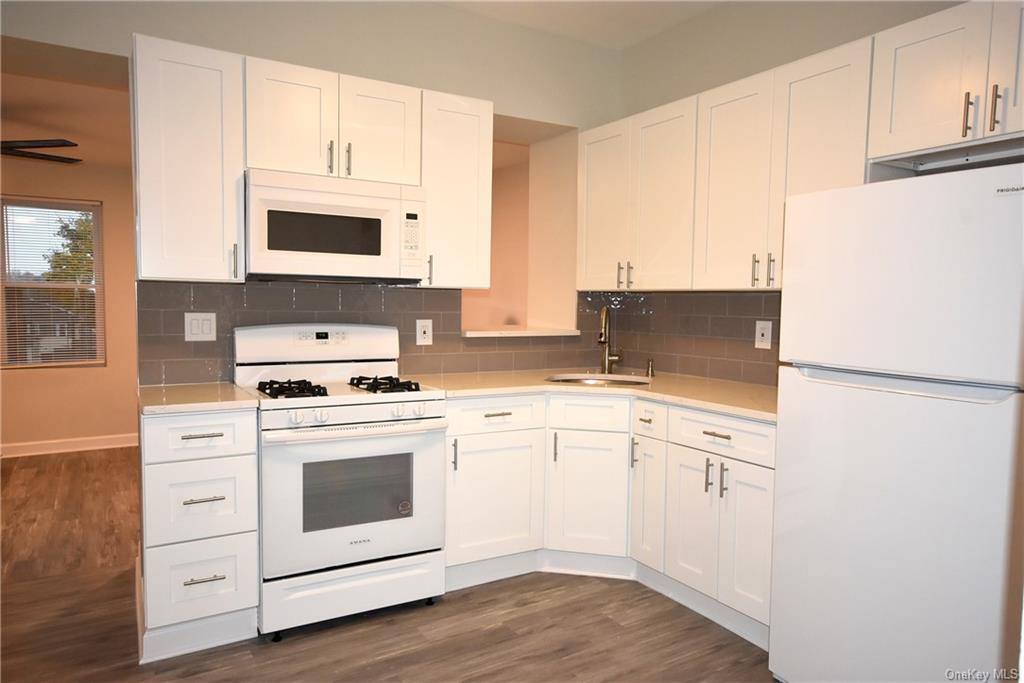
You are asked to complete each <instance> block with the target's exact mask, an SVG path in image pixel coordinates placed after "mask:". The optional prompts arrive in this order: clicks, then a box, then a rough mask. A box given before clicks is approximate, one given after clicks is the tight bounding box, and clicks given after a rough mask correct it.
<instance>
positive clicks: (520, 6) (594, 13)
mask: <svg viewBox="0 0 1024 683" xmlns="http://www.w3.org/2000/svg"><path fill="white" fill-rule="evenodd" d="M448 4H449V5H450V6H452V7H458V8H460V9H463V10H466V11H469V12H473V13H474V14H479V15H482V16H485V17H489V18H491V19H497V20H499V21H507V22H509V23H512V24H518V25H519V26H525V27H527V28H532V29H535V30H538V31H544V32H546V33H552V34H555V35H559V36H563V37H565V38H572V39H573V40H579V41H582V42H585V43H590V44H591V45H596V46H598V47H604V48H610V49H613V50H623V49H625V48H628V47H631V46H633V45H636V44H637V43H640V42H642V41H644V40H646V39H648V38H650V37H651V36H654V35H656V34H658V33H661V32H662V31H664V30H665V29H667V28H669V27H670V26H672V25H674V24H678V23H679V22H681V21H685V20H687V19H689V18H691V17H694V16H696V15H698V14H700V13H702V12H705V11H707V10H709V9H711V8H712V7H713V6H715V5H716V4H717V3H715V2H644V1H638V2H614V1H609V2H450V3H448Z"/></svg>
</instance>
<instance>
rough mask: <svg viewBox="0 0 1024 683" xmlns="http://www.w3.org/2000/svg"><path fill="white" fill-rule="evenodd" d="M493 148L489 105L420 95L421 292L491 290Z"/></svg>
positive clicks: (483, 102)
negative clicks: (423, 275)
mask: <svg viewBox="0 0 1024 683" xmlns="http://www.w3.org/2000/svg"><path fill="white" fill-rule="evenodd" d="M493 145H494V105H493V103H491V102H488V101H485V100H477V99H473V98H469V97H459V96H456V95H447V94H445V93H439V92H431V91H425V92H424V93H423V191H424V194H425V196H426V203H427V209H426V221H425V224H426V233H427V237H426V240H427V244H426V246H427V254H428V257H427V258H428V269H427V270H428V273H427V278H426V279H424V280H423V282H422V283H421V284H422V286H425V287H445V288H487V287H489V286H490V282H491V159H492V155H493Z"/></svg>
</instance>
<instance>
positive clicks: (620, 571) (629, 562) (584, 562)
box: [537, 549, 636, 581]
mask: <svg viewBox="0 0 1024 683" xmlns="http://www.w3.org/2000/svg"><path fill="white" fill-rule="evenodd" d="M537 570H538V571H542V572H550V573H552V574H576V575H578V576H601V577H604V578H606V579H631V580H633V581H635V580H636V560H634V559H633V558H631V557H613V556H610V555H590V554H588V553H572V552H567V551H564V550H547V549H544V550H538V551H537Z"/></svg>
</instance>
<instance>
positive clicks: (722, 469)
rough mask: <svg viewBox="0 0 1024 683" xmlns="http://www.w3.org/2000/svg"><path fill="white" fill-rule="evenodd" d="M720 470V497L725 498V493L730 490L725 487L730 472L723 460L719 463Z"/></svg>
mask: <svg viewBox="0 0 1024 683" xmlns="http://www.w3.org/2000/svg"><path fill="white" fill-rule="evenodd" d="M718 468H719V469H718V497H719V498H725V492H726V491H728V490H729V487H728V486H726V485H725V473H726V472H728V471H729V468H728V467H726V466H725V462H724V461H722V460H719V461H718Z"/></svg>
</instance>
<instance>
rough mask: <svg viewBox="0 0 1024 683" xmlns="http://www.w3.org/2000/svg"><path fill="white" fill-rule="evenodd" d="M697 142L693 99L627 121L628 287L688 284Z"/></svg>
mask: <svg viewBox="0 0 1024 683" xmlns="http://www.w3.org/2000/svg"><path fill="white" fill-rule="evenodd" d="M696 142H697V98H696V97H689V98H687V99H685V100H679V101H678V102H673V103H671V104H666V105H664V106H661V107H657V108H656V109H651V110H650V111H646V112H644V113H642V114H637V115H636V116H633V117H630V119H629V183H630V214H631V220H630V223H629V241H630V244H629V250H628V253H627V254H626V255H624V256H621V257H620V258H625V259H626V260H627V272H626V280H627V283H626V284H627V285H628V287H629V288H631V289H640V290H645V289H647V290H650V289H689V288H690V286H691V283H692V265H693V192H694V164H695V161H696Z"/></svg>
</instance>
